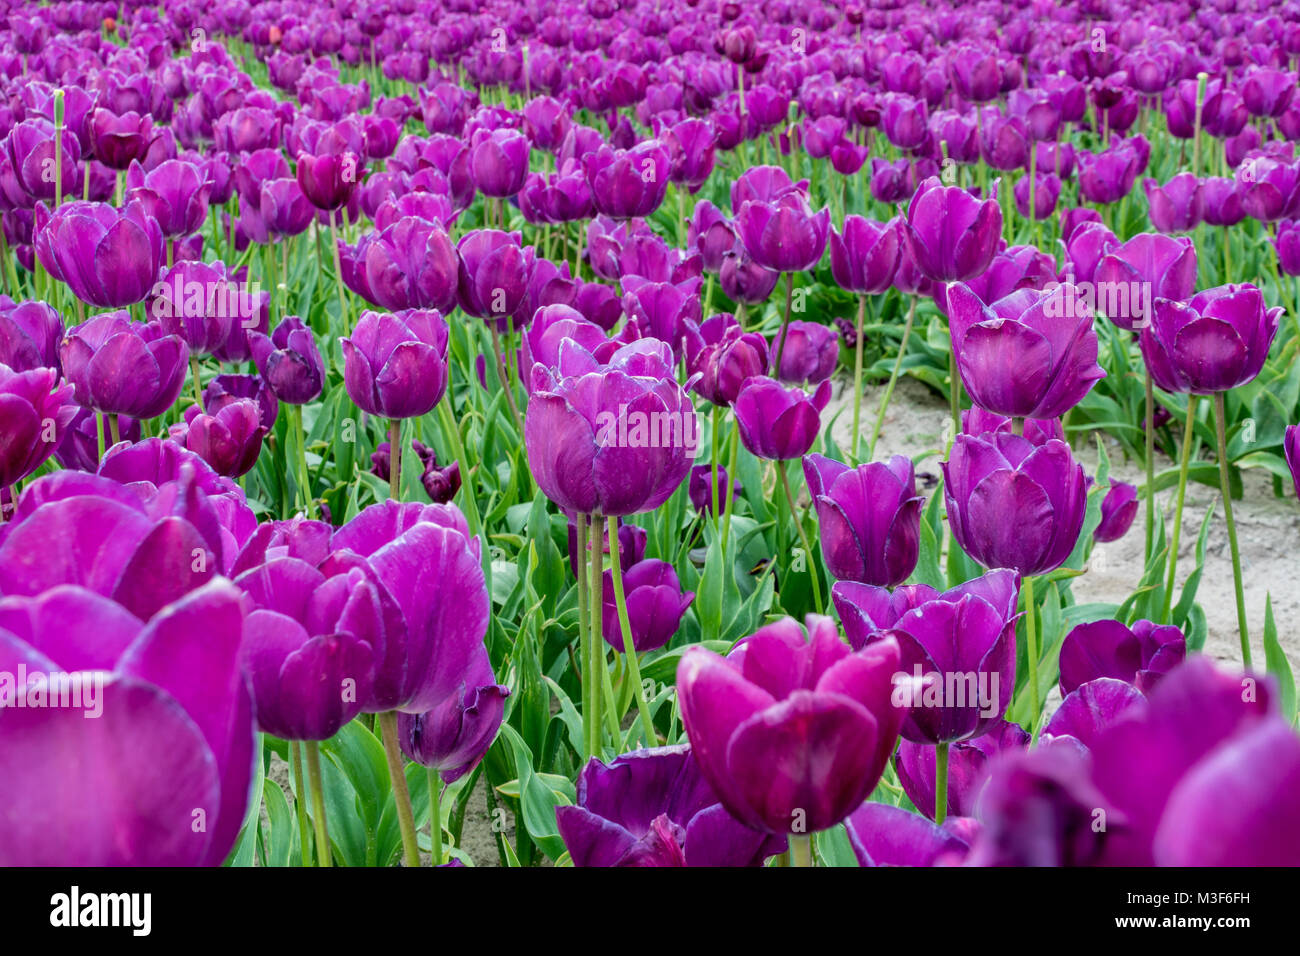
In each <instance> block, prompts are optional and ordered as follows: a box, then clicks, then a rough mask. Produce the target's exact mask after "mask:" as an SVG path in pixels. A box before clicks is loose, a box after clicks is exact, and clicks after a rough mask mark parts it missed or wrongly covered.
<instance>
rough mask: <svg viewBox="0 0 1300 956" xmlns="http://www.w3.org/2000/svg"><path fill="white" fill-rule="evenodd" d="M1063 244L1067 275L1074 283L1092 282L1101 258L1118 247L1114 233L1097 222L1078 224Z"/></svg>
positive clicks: (1117, 240) (1118, 243)
mask: <svg viewBox="0 0 1300 956" xmlns="http://www.w3.org/2000/svg"><path fill="white" fill-rule="evenodd" d="M1064 242H1065V258H1066V262H1067V263H1069V267H1070V268H1069V270H1068V272H1067V275H1069V276H1073V278H1074V280H1075V281H1076V282H1092V280H1093V277H1094V276H1095V275H1096V274H1097V266H1098V264H1099V263H1100V262H1101V260H1102V258H1103V257H1104V256H1105V255H1106V254H1107V253H1110V252H1112V251H1114V250H1115V249H1117V248H1119V246H1120V241H1119V238H1118V237H1117V236H1116V235H1115V233H1113V232H1111V231H1110V230H1109V229H1107V228H1106V227H1105V226H1104V225H1102V224H1101V223H1099V222H1085V223H1082V224H1080V225H1079V226H1078V227H1077V228H1075V229H1074V230H1073V231H1072V232H1070V233H1069V238H1067V239H1066V240H1064Z"/></svg>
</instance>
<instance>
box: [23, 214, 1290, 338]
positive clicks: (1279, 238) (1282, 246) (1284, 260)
mask: <svg viewBox="0 0 1300 956" xmlns="http://www.w3.org/2000/svg"><path fill="white" fill-rule="evenodd" d="M1207 221H1208V219H1207ZM1273 248H1274V249H1275V250H1276V251H1277V267H1278V271H1279V272H1281V273H1282V274H1283V275H1288V276H1300V222H1292V221H1290V220H1288V221H1286V222H1281V223H1278V226H1277V235H1276V236H1275V237H1274V238H1273ZM0 354H2V353H0Z"/></svg>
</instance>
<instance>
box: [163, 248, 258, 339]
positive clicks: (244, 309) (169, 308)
mask: <svg viewBox="0 0 1300 956" xmlns="http://www.w3.org/2000/svg"><path fill="white" fill-rule="evenodd" d="M242 285H243V283H240V282H237V281H236V278H235V276H233V275H232V274H231V273H230V272H229V271H228V270H227V269H226V267H225V266H224V265H222V264H221V263H220V262H214V263H212V264H211V265H209V264H207V263H203V262H191V261H183V262H178V263H176V265H174V266H172V267H171V268H170V269H166V270H164V271H163V274H162V276H161V277H160V278H159V280H158V282H157V284H155V286H154V288H153V289H152V290H151V295H152V299H151V301H150V302H149V304H148V306H147V307H146V311H147V313H148V314H149V316H150V317H151V318H153V319H155V320H157V322H158V324H159V325H160V326H161V327H162V330H163V331H164V332H165V333H167V334H168V335H175V336H178V337H179V338H180V339H181V341H182V342H184V343H185V345H186V347H187V348H188V349H189V351H190V354H191V355H196V356H203V355H211V354H213V353H214V352H216V351H218V350H219V349H221V347H222V346H224V345H225V344H226V343H227V342H228V341H229V340H230V335H231V327H232V326H233V325H236V324H238V325H242V326H243V327H244V328H246V329H247V328H252V327H253V326H254V325H255V324H256V323H255V320H256V318H257V317H258V316H259V315H260V313H261V312H262V311H263V310H265V309H267V308H268V307H269V300H270V295H269V293H265V292H254V293H249V292H247V291H245V290H244V289H243V288H242Z"/></svg>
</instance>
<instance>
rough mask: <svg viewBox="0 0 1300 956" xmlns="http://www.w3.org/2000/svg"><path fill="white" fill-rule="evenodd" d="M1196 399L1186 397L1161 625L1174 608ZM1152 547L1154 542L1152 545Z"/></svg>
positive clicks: (1194, 397) (1193, 433)
mask: <svg viewBox="0 0 1300 956" xmlns="http://www.w3.org/2000/svg"><path fill="white" fill-rule="evenodd" d="M1196 398H1197V396H1195V395H1188V396H1187V424H1186V427H1184V428H1183V449H1182V452H1181V453H1180V454H1179V456H1178V495H1177V497H1176V498H1175V499H1174V527H1173V530H1172V531H1171V532H1170V539H1169V570H1168V572H1167V573H1166V574H1165V607H1164V613H1163V615H1162V616H1161V618H1160V620H1161V623H1163V624H1169V623H1171V622H1170V620H1169V612H1170V609H1171V608H1172V607H1173V606H1174V578H1175V576H1176V575H1177V573H1178V541H1179V538H1181V537H1182V533H1183V501H1184V500H1185V499H1186V497H1187V469H1188V466H1189V465H1190V464H1191V457H1192V442H1193V441H1195V435H1196V429H1195V428H1194V427H1193V426H1194V424H1195V422H1196ZM1152 546H1153V547H1154V542H1153V544H1152Z"/></svg>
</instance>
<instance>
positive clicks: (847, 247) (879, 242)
mask: <svg viewBox="0 0 1300 956" xmlns="http://www.w3.org/2000/svg"><path fill="white" fill-rule="evenodd" d="M902 241H903V238H902V227H901V225H900V224H899V220H898V219H897V218H895V219H891V220H889V222H886V223H880V222H874V221H873V220H870V219H864V218H862V217H861V216H846V217H845V219H844V233H843V234H842V235H841V234H840V233H838V232H836V231H835V230H834V229H832V230H831V238H830V245H831V275H832V276H834V278H835V283H836V284H837V285H838V286H839V287H840V288H841V289H843V290H845V291H846V292H857V293H859V294H860V295H881V294H882V293H884V292H885V291H886V290H887V289H888V288H889V286H890V284H891V283H892V282H893V281H894V274H895V273H896V272H897V271H898V256H899V252H898V249H899V245H900V243H901V242H902Z"/></svg>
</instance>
